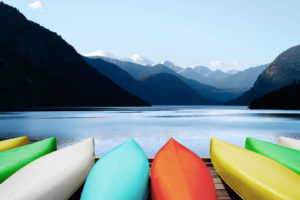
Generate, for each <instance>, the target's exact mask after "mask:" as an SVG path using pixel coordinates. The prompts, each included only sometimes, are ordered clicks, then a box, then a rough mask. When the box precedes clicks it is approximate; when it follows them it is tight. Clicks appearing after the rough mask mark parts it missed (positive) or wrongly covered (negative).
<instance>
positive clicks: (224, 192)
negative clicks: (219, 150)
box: [69, 158, 241, 200]
mask: <svg viewBox="0 0 300 200" xmlns="http://www.w3.org/2000/svg"><path fill="white" fill-rule="evenodd" d="M98 159H99V158H96V161H97V160H98ZM148 160H149V166H150V167H151V164H152V162H153V158H149V159H148ZM202 160H203V161H204V163H205V164H206V166H207V167H208V169H209V172H210V174H211V176H212V178H213V182H214V184H215V188H216V191H217V197H218V200H240V199H241V198H240V197H239V196H238V195H237V194H236V193H235V192H234V191H233V190H232V189H231V188H230V187H229V186H228V185H227V184H226V183H225V182H224V181H223V180H222V179H221V177H220V176H219V174H218V173H217V171H216V170H215V168H214V167H213V165H212V163H211V160H210V158H202ZM82 189H83V185H82V186H81V187H80V188H79V189H78V190H77V191H76V192H75V193H74V195H73V196H72V197H71V198H70V199H69V200H80V196H81V192H82ZM150 195H151V194H150ZM150 195H149V197H148V199H149V200H150V199H151V196H150Z"/></svg>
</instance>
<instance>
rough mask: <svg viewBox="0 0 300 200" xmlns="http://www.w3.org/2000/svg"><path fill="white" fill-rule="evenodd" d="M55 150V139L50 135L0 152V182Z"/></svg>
mask: <svg viewBox="0 0 300 200" xmlns="http://www.w3.org/2000/svg"><path fill="white" fill-rule="evenodd" d="M55 150H56V139H55V138H54V137H52V138H48V139H45V140H42V141H39V142H35V143H33V144H27V145H25V146H21V147H17V148H14V149H10V150H7V151H3V152H0V183H2V182H3V181H5V180H6V179H7V178H8V177H10V176H11V175H12V174H14V173H15V172H16V171H18V170H19V169H21V168H22V167H24V166H25V165H27V164H28V163H30V162H32V161H34V160H35V159H37V158H39V157H41V156H43V155H46V154H48V153H51V152H52V151H55Z"/></svg>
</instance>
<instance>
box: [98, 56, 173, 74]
mask: <svg viewBox="0 0 300 200" xmlns="http://www.w3.org/2000/svg"><path fill="white" fill-rule="evenodd" d="M98 58H101V59H102V60H105V61H107V62H110V63H113V64H115V65H117V66H118V67H120V68H121V69H123V70H124V71H126V72H128V73H129V74H130V75H131V76H132V77H133V78H135V79H139V78H143V77H146V76H150V75H153V74H157V73H169V74H174V75H175V74H177V73H176V72H175V71H173V70H171V69H170V68H168V67H166V66H165V65H162V64H158V65H155V66H145V65H140V64H136V63H132V62H128V61H121V60H117V59H112V58H107V57H100V56H99V57H98Z"/></svg>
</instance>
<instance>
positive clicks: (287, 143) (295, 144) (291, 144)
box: [277, 137, 300, 151]
mask: <svg viewBox="0 0 300 200" xmlns="http://www.w3.org/2000/svg"><path fill="white" fill-rule="evenodd" d="M277 144H278V145H281V146H284V147H288V148H291V149H296V150H299V151H300V140H296V139H292V138H287V137H279V138H278V141H277Z"/></svg>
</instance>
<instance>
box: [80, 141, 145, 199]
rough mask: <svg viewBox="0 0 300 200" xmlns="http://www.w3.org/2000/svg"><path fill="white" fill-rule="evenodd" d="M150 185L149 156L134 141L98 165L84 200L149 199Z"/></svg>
mask: <svg viewBox="0 0 300 200" xmlns="http://www.w3.org/2000/svg"><path fill="white" fill-rule="evenodd" d="M148 182H149V163H148V159H147V156H146V154H145V152H144V151H143V150H142V149H141V147H140V146H139V145H138V144H137V143H136V142H135V141H134V139H132V138H131V139H129V140H127V141H126V142H124V143H123V144H121V145H119V146H117V147H115V148H114V149H112V150H111V151H109V152H108V153H106V154H105V155H104V156H103V157H102V158H101V159H100V160H98V161H97V162H96V164H95V165H94V167H93V168H92V170H91V172H90V173H89V175H88V178H87V180H86V183H85V185H84V188H83V191H82V195H81V200H91V199H92V200H98V199H101V200H103V199H105V200H133V199H134V200H142V199H147V195H148Z"/></svg>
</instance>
